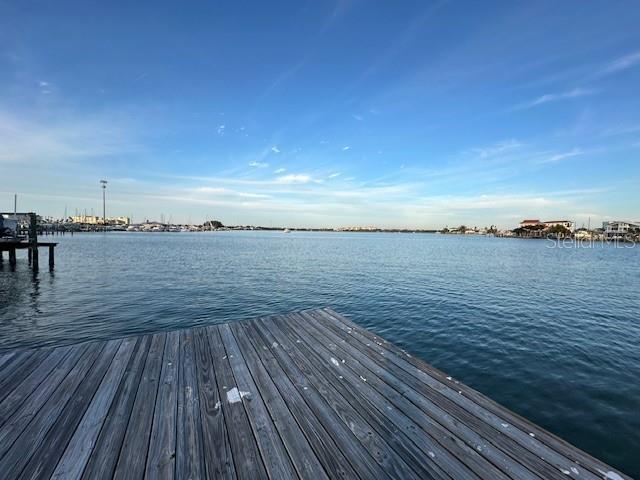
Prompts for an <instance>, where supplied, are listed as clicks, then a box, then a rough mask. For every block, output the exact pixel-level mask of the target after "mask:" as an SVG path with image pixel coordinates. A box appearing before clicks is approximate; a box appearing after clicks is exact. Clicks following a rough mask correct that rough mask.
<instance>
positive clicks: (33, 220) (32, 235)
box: [29, 213, 38, 272]
mask: <svg viewBox="0 0 640 480" xmlns="http://www.w3.org/2000/svg"><path fill="white" fill-rule="evenodd" d="M29 243H30V244H31V248H30V250H31V266H32V267H33V271H34V272H35V271H37V270H38V217H37V216H36V214H35V213H30V214H29Z"/></svg>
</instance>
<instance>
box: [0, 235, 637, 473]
mask: <svg viewBox="0 0 640 480" xmlns="http://www.w3.org/2000/svg"><path fill="white" fill-rule="evenodd" d="M57 240H58V241H59V242H60V245H59V246H58V247H57V248H56V270H55V273H54V274H52V273H49V272H48V271H46V270H44V269H41V271H40V273H38V274H37V275H35V276H34V275H33V274H32V273H31V271H30V270H29V269H28V266H27V262H26V259H25V258H22V257H21V258H19V259H18V267H17V270H16V271H15V272H10V271H9V269H8V265H7V262H6V261H5V264H4V269H3V270H2V271H0V322H1V324H2V328H1V329H0V350H2V349H5V350H6V349H9V348H15V347H23V346H30V345H44V344H61V343H68V342H74V341H78V340H85V339H94V338H111V337H116V336H124V335H130V334H137V333H144V332H149V331H158V330H160V329H171V328H177V327H182V326H184V327H186V326H191V325H202V324H208V323H213V322H225V321H232V320H239V319H243V318H251V317H256V316H260V315H268V314H274V313H283V312H287V311H291V310H297V309H303V308H317V307H324V306H331V307H333V308H334V309H335V310H337V311H338V312H340V313H343V314H346V315H347V316H350V317H351V318H352V319H354V320H355V321H357V322H358V323H360V324H361V325H363V326H364V327H366V328H369V329H371V330H372V331H375V332H377V333H379V334H381V335H383V336H384V337H386V338H387V339H389V340H390V341H392V342H394V343H397V344H399V345H401V346H402V347H404V348H406V349H407V350H409V351H411V352H413V353H414V354H416V355H419V356H421V357H422V358H424V359H425V360H427V361H429V362H430V363H432V364H434V365H435V366H436V367H439V368H441V369H443V370H445V371H447V372H448V373H450V374H452V375H454V376H455V377H457V378H460V379H462V380H463V381H465V383H467V384H469V385H470V386H473V387H475V388H477V389H478V390H480V391H482V392H484V393H487V394H489V395H490V396H491V397H492V398H494V399H495V400H497V401H498V402H500V403H503V404H505V405H506V406H508V407H509V408H512V409H513V410H515V411H517V412H518V413H520V414H522V415H524V416H525V417H527V418H530V419H532V420H533V421H535V422H536V423H538V424H540V425H542V426H543V427H545V428H548V429H549V430H551V431H553V432H554V433H557V434H559V435H560V436H562V437H564V438H567V439H568V440H569V441H571V442H572V443H575V444H576V445H578V446H579V447H581V448H583V449H585V450H587V451H588V452H590V453H592V454H594V455H596V456H598V457H601V458H602V459H603V460H605V461H607V462H609V463H611V464H612V465H614V466H617V467H618V468H620V469H621V470H623V471H625V472H627V473H629V474H632V475H633V474H634V473H635V474H636V475H637V474H640V459H639V458H636V457H635V456H634V455H633V453H634V452H637V451H640V416H638V414H637V412H639V411H640V382H638V378H640V349H639V348H638V345H640V325H639V322H638V311H639V309H640V270H639V269H638V268H637V266H638V265H639V264H640V262H639V260H640V248H633V249H627V248H625V249H622V248H618V249H615V248H608V247H607V246H604V247H603V248H598V249H560V248H555V249H554V248H547V247H548V244H547V243H546V242H544V241H522V240H517V239H494V238H468V237H457V236H442V235H410V234H348V233H340V234H339V233H305V234H303V233H296V232H293V233H291V234H288V235H283V234H281V233H265V232H261V233H258V232H220V233H211V234H208V233H199V234H182V233H181V234H128V233H123V234H86V235H75V236H73V237H61V238H59V239H57ZM41 266H42V265H41Z"/></svg>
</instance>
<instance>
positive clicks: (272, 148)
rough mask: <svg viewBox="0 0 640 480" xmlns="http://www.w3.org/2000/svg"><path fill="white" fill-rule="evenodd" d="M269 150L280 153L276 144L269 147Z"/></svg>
mask: <svg viewBox="0 0 640 480" xmlns="http://www.w3.org/2000/svg"><path fill="white" fill-rule="evenodd" d="M271 151H272V152H273V153H280V149H279V148H278V146H277V145H274V146H273V147H271Z"/></svg>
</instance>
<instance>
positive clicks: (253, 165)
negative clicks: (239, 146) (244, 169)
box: [249, 161, 269, 168]
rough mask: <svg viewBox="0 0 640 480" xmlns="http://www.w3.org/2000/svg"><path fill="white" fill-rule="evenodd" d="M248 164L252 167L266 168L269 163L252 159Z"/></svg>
mask: <svg viewBox="0 0 640 480" xmlns="http://www.w3.org/2000/svg"><path fill="white" fill-rule="evenodd" d="M249 166H250V167H253V168H267V167H268V166H269V164H268V163H266V162H256V161H253V162H249Z"/></svg>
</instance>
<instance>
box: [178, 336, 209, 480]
mask: <svg viewBox="0 0 640 480" xmlns="http://www.w3.org/2000/svg"><path fill="white" fill-rule="evenodd" d="M196 376H197V374H196V361H195V347H194V341H193V331H192V330H183V331H181V332H180V380H179V382H178V385H179V390H178V417H177V422H178V423H177V433H176V435H177V438H176V478H187V479H198V478H204V476H205V471H206V470H205V465H204V452H203V449H202V423H201V420H200V400H199V398H198V381H197V378H196Z"/></svg>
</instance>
